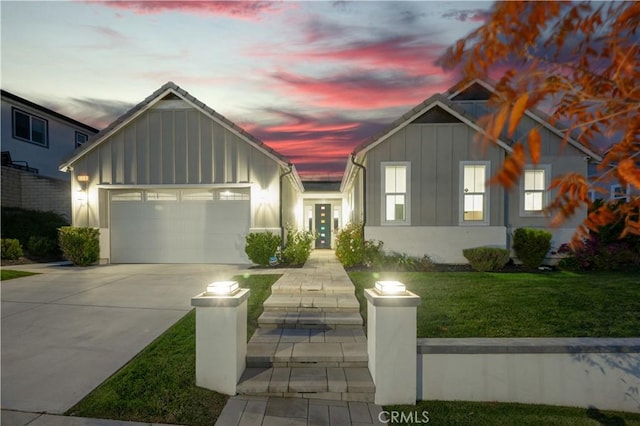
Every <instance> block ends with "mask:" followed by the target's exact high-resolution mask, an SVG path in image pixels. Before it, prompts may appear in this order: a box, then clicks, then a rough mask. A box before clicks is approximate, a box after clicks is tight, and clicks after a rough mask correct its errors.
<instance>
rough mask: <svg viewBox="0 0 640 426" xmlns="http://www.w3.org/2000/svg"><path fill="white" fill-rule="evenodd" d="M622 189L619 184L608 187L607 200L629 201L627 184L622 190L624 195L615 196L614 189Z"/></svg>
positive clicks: (628, 186)
mask: <svg viewBox="0 0 640 426" xmlns="http://www.w3.org/2000/svg"><path fill="white" fill-rule="evenodd" d="M618 188H620V189H622V188H623V186H622V185H620V184H615V185H611V186H610V187H609V200H625V201H629V193H630V189H631V188H630V185H627V187H626V188H625V191H624V196H616V189H618Z"/></svg>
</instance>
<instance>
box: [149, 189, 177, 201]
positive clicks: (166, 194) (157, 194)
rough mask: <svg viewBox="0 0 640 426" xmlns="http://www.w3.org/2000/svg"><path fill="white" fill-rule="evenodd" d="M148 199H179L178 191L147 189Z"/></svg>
mask: <svg viewBox="0 0 640 426" xmlns="http://www.w3.org/2000/svg"><path fill="white" fill-rule="evenodd" d="M146 195H147V201H178V192H177V191H147V193H146Z"/></svg>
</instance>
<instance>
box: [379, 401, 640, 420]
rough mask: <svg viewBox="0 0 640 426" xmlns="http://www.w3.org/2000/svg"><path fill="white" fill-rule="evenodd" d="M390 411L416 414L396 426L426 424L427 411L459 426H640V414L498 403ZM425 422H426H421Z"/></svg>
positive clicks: (443, 403)
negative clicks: (424, 418) (410, 420)
mask: <svg viewBox="0 0 640 426" xmlns="http://www.w3.org/2000/svg"><path fill="white" fill-rule="evenodd" d="M385 410H387V411H390V412H391V411H393V410H396V411H402V412H404V413H405V419H406V418H407V417H406V416H411V415H412V414H410V413H414V414H413V416H414V419H415V418H417V419H418V421H414V422H406V421H405V422H395V423H393V422H392V423H389V424H394V425H407V424H409V425H413V424H425V422H424V421H423V420H422V419H423V417H422V416H423V414H422V413H423V412H427V413H428V414H425V416H426V417H428V418H429V423H428V424H432V425H447V426H449V425H455V426H464V425H468V426H484V425H486V426H494V425H522V426H528V425H531V426H538V425H552V426H576V425H585V426H586V425H594V426H596V425H612V426H613V425H627V426H632V425H640V414H635V413H622V412H614V411H599V410H596V409H582V408H572V407H555V406H550V405H527V404H510V403H496V402H467V401H456V402H447V401H419V402H418V404H417V405H415V406H412V405H402V406H391V407H385ZM420 421H422V423H419V422H420Z"/></svg>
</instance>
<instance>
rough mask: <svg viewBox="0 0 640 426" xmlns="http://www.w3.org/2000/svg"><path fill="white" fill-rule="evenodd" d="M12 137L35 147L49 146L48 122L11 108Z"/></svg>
mask: <svg viewBox="0 0 640 426" xmlns="http://www.w3.org/2000/svg"><path fill="white" fill-rule="evenodd" d="M12 112H13V137H14V138H17V139H22V140H24V141H27V142H31V143H34V144H37V145H41V146H45V147H48V146H49V132H48V122H47V120H45V119H44V118H40V117H37V116H35V115H31V114H28V113H26V112H24V111H21V110H19V109H16V108H13V110H12Z"/></svg>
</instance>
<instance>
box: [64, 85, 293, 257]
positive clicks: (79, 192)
mask: <svg viewBox="0 0 640 426" xmlns="http://www.w3.org/2000/svg"><path fill="white" fill-rule="evenodd" d="M60 170H62V171H65V172H70V173H71V188H72V194H73V195H72V202H73V225H76V226H93V227H97V228H99V229H100V251H101V255H100V257H101V261H102V262H103V263H104V262H113V263H249V261H248V259H247V256H246V254H245V252H244V247H245V236H246V235H247V233H249V232H254V231H255V232H260V231H271V232H275V233H281V232H283V228H284V226H286V224H288V223H293V224H299V223H300V221H301V210H302V195H301V194H302V192H303V187H302V183H301V181H300V178H299V176H298V174H297V172H296V170H295V167H294V166H293V165H291V164H290V163H289V162H288V161H287V160H286V159H285V158H284V157H282V156H281V155H280V154H278V153H277V152H275V151H274V150H273V149H271V148H269V147H267V146H266V145H264V144H263V143H262V142H260V141H259V140H258V139H256V138H255V137H253V136H251V135H249V134H248V133H246V132H245V131H243V130H242V129H241V128H239V127H238V126H236V125H235V124H234V123H232V122H231V121H229V120H227V119H226V118H224V117H223V116H221V115H220V114H218V113H217V112H215V111H214V110H212V109H211V108H209V107H207V106H206V105H204V104H203V103H202V102H200V101H198V100H197V99H196V98H194V97H193V96H191V95H190V94H189V93H187V92H186V91H184V90H183V89H181V88H180V87H178V86H177V85H176V84H174V83H171V82H169V83H167V84H165V85H163V86H162V87H161V88H160V89H158V90H157V91H156V92H155V93H153V94H152V95H151V96H149V97H148V98H147V99H145V100H144V101H142V102H141V103H140V104H138V105H137V106H135V107H134V108H133V109H131V110H130V111H129V112H127V113H126V114H125V115H124V116H122V117H121V118H119V119H118V120H116V121H115V122H114V123H113V124H111V125H110V126H108V127H107V128H106V129H104V130H103V131H101V132H100V133H99V134H98V135H97V136H96V137H95V138H94V139H93V140H92V141H90V142H89V143H87V144H85V145H83V146H82V147H81V148H80V149H79V150H78V151H76V152H75V153H74V154H73V155H72V156H71V157H70V158H69V159H67V160H66V161H65V162H64V163H62V165H61V166H60Z"/></svg>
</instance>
